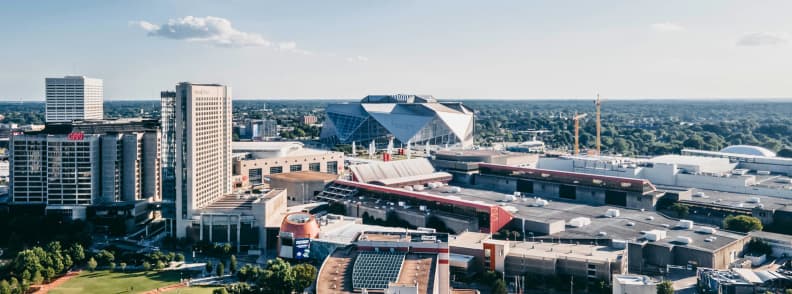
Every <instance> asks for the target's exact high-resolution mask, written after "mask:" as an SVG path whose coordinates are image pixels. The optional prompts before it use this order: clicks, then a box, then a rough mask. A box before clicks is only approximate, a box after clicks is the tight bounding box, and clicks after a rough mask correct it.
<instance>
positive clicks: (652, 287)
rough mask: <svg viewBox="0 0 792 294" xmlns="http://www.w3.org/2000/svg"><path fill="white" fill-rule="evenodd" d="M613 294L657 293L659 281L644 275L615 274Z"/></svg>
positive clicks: (612, 285) (612, 283) (612, 284)
mask: <svg viewBox="0 0 792 294" xmlns="http://www.w3.org/2000/svg"><path fill="white" fill-rule="evenodd" d="M611 287H612V289H613V291H612V293H613V294H656V293H657V281H655V280H652V278H649V277H647V276H643V275H613V281H612V282H611Z"/></svg>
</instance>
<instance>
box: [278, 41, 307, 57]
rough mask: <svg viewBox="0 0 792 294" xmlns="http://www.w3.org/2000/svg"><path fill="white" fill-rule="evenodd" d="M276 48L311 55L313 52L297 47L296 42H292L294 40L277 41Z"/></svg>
mask: <svg viewBox="0 0 792 294" xmlns="http://www.w3.org/2000/svg"><path fill="white" fill-rule="evenodd" d="M278 50H280V51H285V52H294V53H299V54H305V55H312V54H313V53H312V52H310V51H308V50H303V49H300V48H297V43H296V42H294V41H288V42H280V43H278Z"/></svg>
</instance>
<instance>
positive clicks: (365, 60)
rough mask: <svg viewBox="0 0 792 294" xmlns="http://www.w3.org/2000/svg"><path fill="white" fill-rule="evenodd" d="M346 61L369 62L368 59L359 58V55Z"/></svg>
mask: <svg viewBox="0 0 792 294" xmlns="http://www.w3.org/2000/svg"><path fill="white" fill-rule="evenodd" d="M346 60H347V61H349V62H355V63H363V62H368V61H369V59H368V57H365V56H360V55H358V56H355V57H349V58H347V59H346Z"/></svg>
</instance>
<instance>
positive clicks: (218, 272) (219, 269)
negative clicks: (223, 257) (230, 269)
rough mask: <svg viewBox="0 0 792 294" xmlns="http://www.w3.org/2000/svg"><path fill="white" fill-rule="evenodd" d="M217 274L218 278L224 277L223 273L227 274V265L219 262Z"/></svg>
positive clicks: (216, 268) (216, 269)
mask: <svg viewBox="0 0 792 294" xmlns="http://www.w3.org/2000/svg"><path fill="white" fill-rule="evenodd" d="M215 272H216V274H217V276H218V277H221V276H223V273H224V272H225V265H223V263H222V262H218V263H217V267H215Z"/></svg>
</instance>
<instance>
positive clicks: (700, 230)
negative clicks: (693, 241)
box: [696, 227, 716, 234]
mask: <svg viewBox="0 0 792 294" xmlns="http://www.w3.org/2000/svg"><path fill="white" fill-rule="evenodd" d="M715 231H716V230H715V228H712V227H698V229H696V232H697V233H702V234H715Z"/></svg>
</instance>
